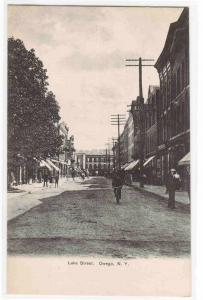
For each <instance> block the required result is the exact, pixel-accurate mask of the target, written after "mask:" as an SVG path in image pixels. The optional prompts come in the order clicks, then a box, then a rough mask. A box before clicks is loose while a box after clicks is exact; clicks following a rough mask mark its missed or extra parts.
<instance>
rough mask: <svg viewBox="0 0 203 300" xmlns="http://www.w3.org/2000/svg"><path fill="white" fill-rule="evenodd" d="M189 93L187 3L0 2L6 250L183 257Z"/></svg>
mask: <svg viewBox="0 0 203 300" xmlns="http://www.w3.org/2000/svg"><path fill="white" fill-rule="evenodd" d="M27 16H29V21H28V18H27ZM143 16H145V17H144V18H143ZM121 20H122V21H121ZM189 89H190V82H189V8H187V7H182V8H181V7H176V8H175V7H171V8H170V7H168V8H167V7H154V8H150V9H147V8H146V7H87V6H86V7H85V6H78V7H77V6H76V7H74V6H64V7H63V6H61V7H60V6H55V7H54V6H47V7H44V6H43V5H42V6H37V5H36V6H32V5H30V6H24V7H23V6H20V5H19V6H15V5H13V6H10V7H9V10H8V160H7V161H8V165H7V220H8V227H7V238H8V241H7V246H8V249H7V250H8V255H9V256H15V255H21V256H22V255H27V256H50V255H52V256H53V255H54V256H91V257H109V258H126V259H128V258H129V259H132V258H138V257H140V258H149V257H173V258H180V257H190V248H191V245H190V235H191V229H190V228H191V224H190V206H191V201H192V200H193V199H192V197H191V193H190V91H189Z"/></svg>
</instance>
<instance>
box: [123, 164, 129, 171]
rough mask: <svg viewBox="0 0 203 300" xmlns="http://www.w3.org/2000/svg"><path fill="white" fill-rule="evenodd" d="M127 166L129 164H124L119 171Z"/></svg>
mask: <svg viewBox="0 0 203 300" xmlns="http://www.w3.org/2000/svg"><path fill="white" fill-rule="evenodd" d="M128 165H129V163H126V164H124V165H122V166H121V170H124V169H125V168H126V167H127V166H128Z"/></svg>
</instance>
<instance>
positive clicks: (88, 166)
mask: <svg viewBox="0 0 203 300" xmlns="http://www.w3.org/2000/svg"><path fill="white" fill-rule="evenodd" d="M75 167H76V168H79V169H81V170H82V169H84V170H88V171H89V173H90V175H92V176H95V175H99V176H103V175H105V174H106V173H110V172H112V170H113V155H109V153H107V154H93V153H91V154H86V153H76V154H75Z"/></svg>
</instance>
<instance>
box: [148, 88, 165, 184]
mask: <svg viewBox="0 0 203 300" xmlns="http://www.w3.org/2000/svg"><path fill="white" fill-rule="evenodd" d="M159 92H160V91H159V87H158V86H149V89H148V98H147V101H146V104H147V106H148V107H149V110H148V111H147V112H146V113H145V120H144V122H145V124H144V126H145V147H144V152H145V155H144V158H145V162H144V173H145V175H146V176H147V182H148V183H151V184H153V183H154V184H157V183H160V182H161V179H160V178H159V172H157V152H158V124H157V107H158V105H159V101H160V97H159Z"/></svg>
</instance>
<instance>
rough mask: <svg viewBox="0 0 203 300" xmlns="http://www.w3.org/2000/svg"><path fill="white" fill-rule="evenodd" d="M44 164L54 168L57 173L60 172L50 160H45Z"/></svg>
mask: <svg viewBox="0 0 203 300" xmlns="http://www.w3.org/2000/svg"><path fill="white" fill-rule="evenodd" d="M46 162H47V163H48V164H49V165H50V166H51V167H52V168H54V169H55V170H56V171H57V172H60V169H59V168H58V167H57V166H56V165H55V164H54V163H53V162H52V161H51V160H50V159H47V160H46Z"/></svg>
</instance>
